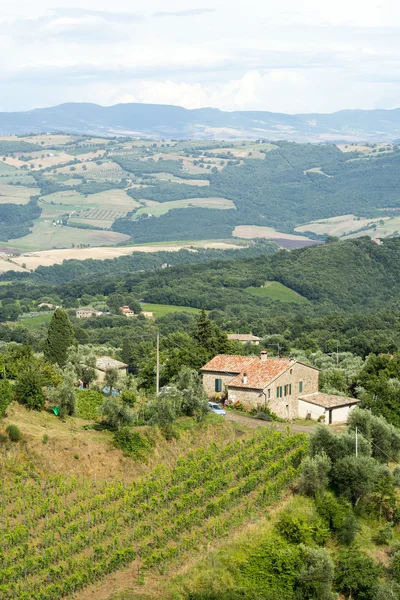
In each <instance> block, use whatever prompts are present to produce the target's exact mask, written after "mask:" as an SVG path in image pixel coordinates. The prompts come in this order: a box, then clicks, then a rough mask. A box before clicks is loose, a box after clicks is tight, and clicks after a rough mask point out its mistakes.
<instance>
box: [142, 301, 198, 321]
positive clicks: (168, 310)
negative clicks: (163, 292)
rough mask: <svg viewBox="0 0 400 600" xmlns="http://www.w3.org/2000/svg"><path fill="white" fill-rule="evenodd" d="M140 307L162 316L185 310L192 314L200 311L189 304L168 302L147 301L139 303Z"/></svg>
mask: <svg viewBox="0 0 400 600" xmlns="http://www.w3.org/2000/svg"><path fill="white" fill-rule="evenodd" d="M141 306H142V309H143V310H144V311H145V312H152V313H153V314H154V316H155V317H164V316H165V315H170V314H172V313H177V312H187V313H192V314H199V313H200V312H201V311H200V309H199V308H192V307H191V306H172V305H170V304H148V303H147V302H142V303H141Z"/></svg>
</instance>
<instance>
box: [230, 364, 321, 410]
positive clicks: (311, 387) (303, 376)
mask: <svg viewBox="0 0 400 600" xmlns="http://www.w3.org/2000/svg"><path fill="white" fill-rule="evenodd" d="M300 381H302V382H303V389H302V391H300V387H299V383H300ZM290 384H291V385H292V393H291V395H289V394H288V395H286V396H285V395H283V396H282V397H281V398H278V397H277V392H276V389H277V387H282V388H283V394H284V389H285V386H289V385H290ZM318 385H319V371H318V370H316V369H312V368H311V367H308V366H307V365H302V364H299V363H295V364H294V365H293V366H292V367H291V368H289V369H287V370H286V371H285V372H284V373H282V375H280V376H279V377H277V378H276V379H275V380H274V381H273V382H272V383H271V384H270V385H269V386H267V387H266V388H265V389H264V392H265V395H264V393H263V392H262V391H261V390H250V389H246V388H233V387H230V386H229V387H228V398H229V400H231V401H232V402H237V401H239V402H241V403H242V404H243V407H244V408H245V410H250V409H251V408H256V407H257V406H258V405H262V406H264V405H265V404H267V406H268V408H269V409H270V410H271V411H272V412H274V413H275V414H276V415H277V416H278V417H281V418H282V419H288V420H292V419H296V418H297V417H298V412H299V410H298V404H299V401H298V396H301V395H303V394H312V393H314V392H318ZM268 390H269V392H268Z"/></svg>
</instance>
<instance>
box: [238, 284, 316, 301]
mask: <svg viewBox="0 0 400 600" xmlns="http://www.w3.org/2000/svg"><path fill="white" fill-rule="evenodd" d="M245 291H246V292H247V293H248V294H251V295H252V296H256V297H257V298H270V299H271V300H277V301H279V302H295V303H296V304H304V303H307V302H308V300H307V298H304V296H301V295H300V294H298V293H297V292H295V291H294V290H292V289H290V288H288V287H286V286H285V285H283V284H282V283H279V282H278V281H267V282H266V283H265V285H264V287H259V288H255V287H248V288H246V290H245Z"/></svg>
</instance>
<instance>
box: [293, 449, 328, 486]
mask: <svg viewBox="0 0 400 600" xmlns="http://www.w3.org/2000/svg"><path fill="white" fill-rule="evenodd" d="M330 469H331V461H330V458H328V456H327V455H326V454H320V455H317V456H314V457H310V456H307V457H306V458H305V459H304V460H303V462H302V465H301V472H300V473H301V474H300V480H299V490H300V493H302V494H305V495H306V496H315V495H316V494H317V493H318V492H322V491H323V490H324V489H325V488H326V487H327V486H328V483H329V476H328V475H329V471H330Z"/></svg>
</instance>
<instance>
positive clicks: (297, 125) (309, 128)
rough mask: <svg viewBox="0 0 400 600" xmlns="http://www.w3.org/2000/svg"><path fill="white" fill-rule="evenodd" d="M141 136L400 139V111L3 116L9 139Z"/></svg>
mask: <svg viewBox="0 0 400 600" xmlns="http://www.w3.org/2000/svg"><path fill="white" fill-rule="evenodd" d="M42 131H46V132H56V131H64V132H69V133H79V134H83V133H85V134H91V135H105V136H110V135H136V136H139V137H150V138H161V137H175V138H181V139H182V138H184V139H185V138H186V139H188V138H200V139H213V138H216V139H218V138H219V139H221V138H223V139H227V138H235V137H251V138H260V137H263V138H267V139H271V140H277V139H289V140H295V141H341V140H349V141H356V140H368V141H389V140H396V139H398V138H399V136H400V109H394V110H343V111H339V112H336V113H333V114H313V113H310V114H298V115H288V114H283V113H272V112H267V111H236V112H224V111H221V110H218V109H215V108H202V109H195V110H187V109H185V108H182V107H180V106H169V105H158V104H135V103H127V104H116V105H114V106H99V105H97V104H90V103H79V102H77V103H73V102H71V103H65V104H61V105H59V106H53V107H49V108H39V109H35V110H30V111H27V112H3V113H0V133H1V134H3V135H10V134H26V133H31V132H42Z"/></svg>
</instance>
